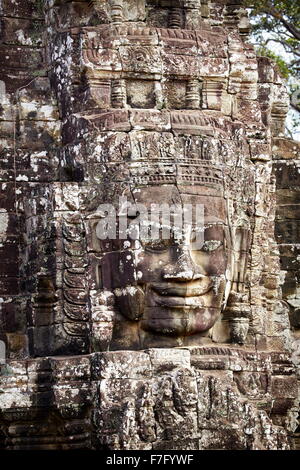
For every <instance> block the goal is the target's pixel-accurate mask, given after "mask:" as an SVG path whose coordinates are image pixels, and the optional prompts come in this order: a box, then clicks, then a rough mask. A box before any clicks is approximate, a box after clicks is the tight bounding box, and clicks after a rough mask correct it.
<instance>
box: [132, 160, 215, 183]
mask: <svg viewBox="0 0 300 470" xmlns="http://www.w3.org/2000/svg"><path fill="white" fill-rule="evenodd" d="M127 179H129V180H130V182H132V183H135V184H142V185H144V184H145V185H149V184H150V185H151V184H152V185H154V184H168V183H169V184H172V183H173V184H175V183H181V184H187V183H188V184H200V185H205V186H213V187H223V173H222V170H221V168H220V167H217V166H215V165H212V164H211V163H210V162H207V161H203V160H200V159H181V160H176V161H175V160H173V161H170V160H151V161H150V162H149V161H146V160H145V161H139V162H130V164H129V173H128V176H127Z"/></svg>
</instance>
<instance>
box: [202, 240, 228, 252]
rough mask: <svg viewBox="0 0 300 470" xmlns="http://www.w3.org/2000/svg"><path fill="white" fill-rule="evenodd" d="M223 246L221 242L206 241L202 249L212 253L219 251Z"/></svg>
mask: <svg viewBox="0 0 300 470" xmlns="http://www.w3.org/2000/svg"><path fill="white" fill-rule="evenodd" d="M222 245H223V242H221V240H206V241H205V242H204V243H203V245H202V248H201V251H206V252H211V251H215V250H217V249H218V248H219V247H220V246H222Z"/></svg>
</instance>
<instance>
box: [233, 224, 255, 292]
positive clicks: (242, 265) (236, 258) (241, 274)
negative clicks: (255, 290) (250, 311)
mask: <svg viewBox="0 0 300 470" xmlns="http://www.w3.org/2000/svg"><path fill="white" fill-rule="evenodd" d="M250 242H251V230H250V224H249V222H248V221H245V220H243V221H242V222H240V223H239V224H238V225H237V226H235V227H234V229H233V239H232V254H233V256H232V276H231V279H232V286H231V289H232V290H233V291H235V292H244V290H245V282H246V275H247V264H248V254H249V247H250Z"/></svg>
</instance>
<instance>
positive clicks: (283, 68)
mask: <svg viewBox="0 0 300 470" xmlns="http://www.w3.org/2000/svg"><path fill="white" fill-rule="evenodd" d="M256 52H257V54H258V55H260V56H264V57H269V58H270V59H273V60H274V62H276V64H277V66H278V68H279V70H280V73H281V75H282V76H283V77H284V78H286V79H288V78H289V76H290V69H289V67H288V65H287V63H286V62H285V61H284V60H283V58H282V57H280V56H279V55H277V54H275V52H272V51H270V49H268V48H267V47H264V46H259V47H257V49H256Z"/></svg>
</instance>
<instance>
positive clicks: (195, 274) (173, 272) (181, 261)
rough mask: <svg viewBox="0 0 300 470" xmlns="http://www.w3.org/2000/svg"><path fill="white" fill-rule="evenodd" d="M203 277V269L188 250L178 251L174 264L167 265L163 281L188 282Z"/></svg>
mask: <svg viewBox="0 0 300 470" xmlns="http://www.w3.org/2000/svg"><path fill="white" fill-rule="evenodd" d="M203 277H205V275H204V273H203V272H202V270H201V267H200V266H198V265H196V264H195V263H194V261H193V260H192V258H191V255H190V252H189V250H188V249H183V250H178V254H177V258H176V261H175V262H174V264H167V265H166V266H165V267H164V270H163V279H165V280H169V281H170V280H172V281H175V282H176V281H177V282H186V281H194V280H196V279H201V278H203Z"/></svg>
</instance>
